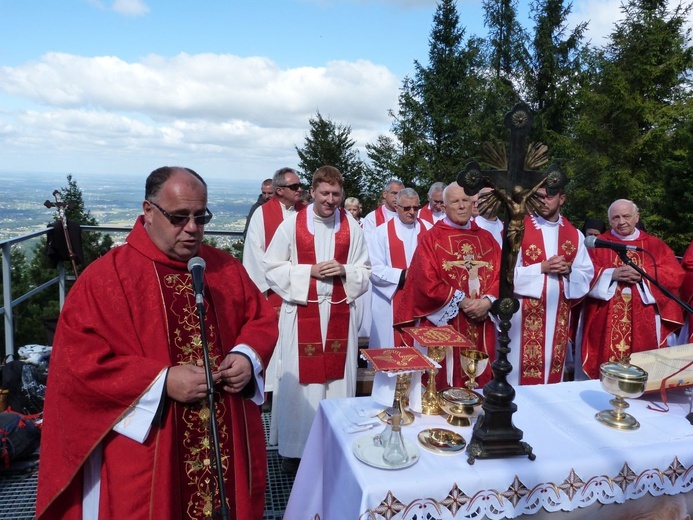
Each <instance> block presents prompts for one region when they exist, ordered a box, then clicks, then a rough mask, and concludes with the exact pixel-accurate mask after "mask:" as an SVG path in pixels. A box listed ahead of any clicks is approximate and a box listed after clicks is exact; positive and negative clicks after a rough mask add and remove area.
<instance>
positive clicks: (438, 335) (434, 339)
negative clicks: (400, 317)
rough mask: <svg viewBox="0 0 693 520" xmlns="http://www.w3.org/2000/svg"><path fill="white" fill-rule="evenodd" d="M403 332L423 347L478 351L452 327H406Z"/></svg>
mask: <svg viewBox="0 0 693 520" xmlns="http://www.w3.org/2000/svg"><path fill="white" fill-rule="evenodd" d="M402 331H404V332H406V333H407V334H409V336H411V337H412V338H414V339H415V340H416V341H418V342H419V344H420V345H421V346H422V347H457V348H470V349H476V346H475V345H474V343H472V342H471V341H470V340H469V339H467V338H466V337H465V336H463V335H462V334H460V333H459V332H457V331H456V330H455V329H454V328H453V327H452V325H443V326H442V327H405V328H403V329H402Z"/></svg>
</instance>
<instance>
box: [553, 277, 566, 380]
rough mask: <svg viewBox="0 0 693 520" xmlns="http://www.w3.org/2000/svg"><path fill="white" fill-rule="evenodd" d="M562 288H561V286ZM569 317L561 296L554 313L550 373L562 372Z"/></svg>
mask: <svg viewBox="0 0 693 520" xmlns="http://www.w3.org/2000/svg"><path fill="white" fill-rule="evenodd" d="M561 289H562V288H561ZM569 319H570V306H569V305H568V302H567V301H566V300H565V298H564V297H563V291H562V290H561V297H560V298H559V300H558V310H557V313H556V325H555V330H554V334H553V352H552V353H551V368H550V370H551V373H552V374H562V373H563V365H564V364H565V351H566V348H567V345H568V320H569Z"/></svg>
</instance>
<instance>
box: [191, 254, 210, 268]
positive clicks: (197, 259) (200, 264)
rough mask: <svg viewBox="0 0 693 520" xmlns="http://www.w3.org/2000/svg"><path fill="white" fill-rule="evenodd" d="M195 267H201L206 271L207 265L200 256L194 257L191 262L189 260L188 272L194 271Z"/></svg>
mask: <svg viewBox="0 0 693 520" xmlns="http://www.w3.org/2000/svg"><path fill="white" fill-rule="evenodd" d="M195 267H201V268H202V270H203V271H204V269H205V267H207V264H206V263H205V261H204V259H203V258H200V257H199V256H193V257H192V258H191V259H190V260H188V271H192V270H193V268H195Z"/></svg>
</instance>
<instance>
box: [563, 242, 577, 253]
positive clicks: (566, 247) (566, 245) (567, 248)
mask: <svg viewBox="0 0 693 520" xmlns="http://www.w3.org/2000/svg"><path fill="white" fill-rule="evenodd" d="M561 249H563V252H564V253H565V255H566V256H571V255H572V254H573V253H574V252H575V251H577V247H575V245H574V244H573V243H572V242H571V241H570V240H566V241H565V242H563V244H561Z"/></svg>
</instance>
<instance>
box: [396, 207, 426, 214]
mask: <svg viewBox="0 0 693 520" xmlns="http://www.w3.org/2000/svg"><path fill="white" fill-rule="evenodd" d="M399 208H400V209H401V210H402V211H404V212H405V213H406V212H408V211H411V210H414V211H419V210H420V209H421V206H399Z"/></svg>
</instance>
